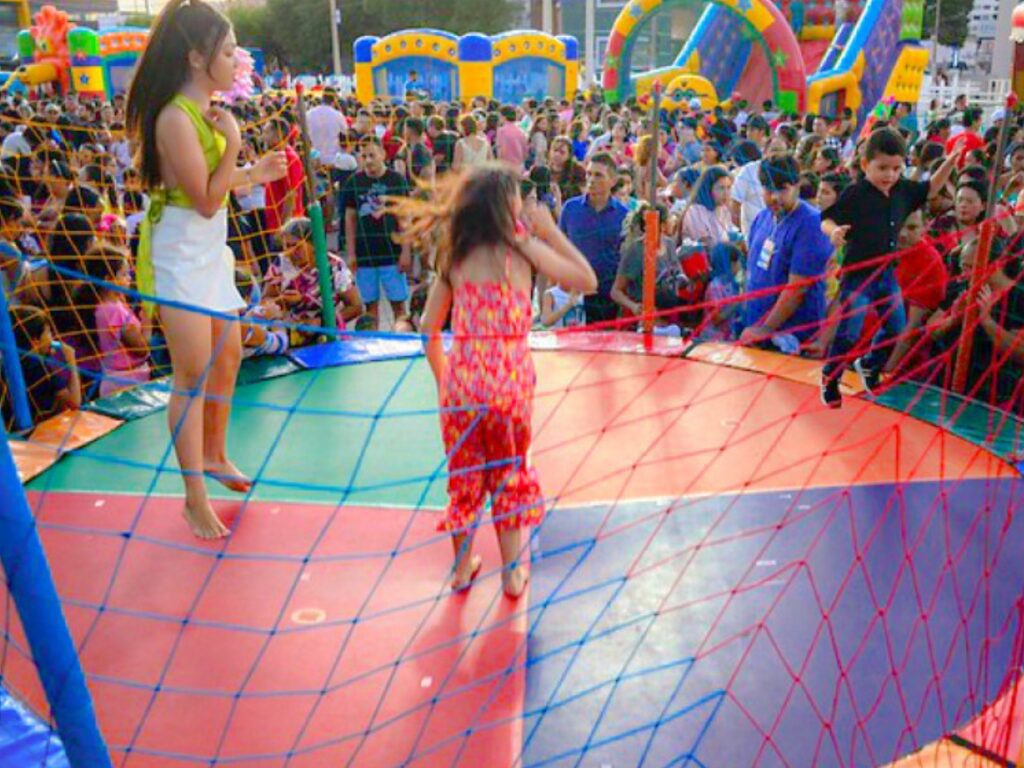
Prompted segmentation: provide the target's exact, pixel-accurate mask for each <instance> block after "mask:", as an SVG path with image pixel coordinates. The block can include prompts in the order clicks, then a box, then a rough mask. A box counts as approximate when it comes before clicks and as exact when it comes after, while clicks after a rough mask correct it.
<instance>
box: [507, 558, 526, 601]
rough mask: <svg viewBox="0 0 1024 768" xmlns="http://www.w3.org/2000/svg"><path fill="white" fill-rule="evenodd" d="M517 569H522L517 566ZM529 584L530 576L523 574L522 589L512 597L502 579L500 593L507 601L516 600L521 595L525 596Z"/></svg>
mask: <svg viewBox="0 0 1024 768" xmlns="http://www.w3.org/2000/svg"><path fill="white" fill-rule="evenodd" d="M519 567H522V566H519ZM529 583H530V575H529V574H523V588H522V590H521V591H520V592H519V594H518V595H512V594H509V591H508V589H507V586H508V585H507V582H506V580H505V579H504V578H502V580H501V591H502V592H504V593H505V597H507V598H508V599H509V600H518V599H519V598H521V597H522V596H523V595H525V594H526V587H527V585H528V584H529Z"/></svg>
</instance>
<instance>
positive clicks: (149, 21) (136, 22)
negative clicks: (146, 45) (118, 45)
mask: <svg viewBox="0 0 1024 768" xmlns="http://www.w3.org/2000/svg"><path fill="white" fill-rule="evenodd" d="M155 20H156V16H152V15H150V14H148V13H129V14H127V15H125V17H124V25H125V26H126V27H144V28H145V29H149V28H150V27H152V26H153V22H154V21H155Z"/></svg>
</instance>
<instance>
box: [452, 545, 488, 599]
mask: <svg viewBox="0 0 1024 768" xmlns="http://www.w3.org/2000/svg"><path fill="white" fill-rule="evenodd" d="M452 550H453V551H454V554H455V576H454V577H453V578H452V590H454V591H456V592H458V591H461V590H463V589H466V587H468V586H469V585H470V584H472V583H473V579H474V578H475V577H476V574H477V572H478V571H479V570H480V566H481V565H482V563H483V560H482V559H481V558H480V555H474V554H473V539H472V537H470V536H468V535H467V534H465V533H455V534H452Z"/></svg>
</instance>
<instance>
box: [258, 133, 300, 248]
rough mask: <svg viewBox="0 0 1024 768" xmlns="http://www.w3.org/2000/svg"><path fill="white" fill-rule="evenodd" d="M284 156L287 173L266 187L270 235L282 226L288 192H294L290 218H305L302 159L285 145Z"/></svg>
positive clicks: (267, 224) (267, 223)
mask: <svg viewBox="0 0 1024 768" xmlns="http://www.w3.org/2000/svg"><path fill="white" fill-rule="evenodd" d="M284 154H285V156H286V157H287V158H288V173H287V174H286V175H285V176H284V178H282V179H278V180H277V181H272V182H270V183H269V184H267V185H266V187H265V189H266V194H267V207H266V226H267V229H268V230H269V231H270V232H271V233H272V234H277V232H278V230H280V229H281V227H282V226H284V221H282V218H283V216H284V201H285V198H286V197H287V196H288V193H289V192H294V193H295V195H294V197H293V200H294V203H293V205H292V216H293V217H294V216H305V215H306V205H305V202H304V201H303V199H302V198H303V190H302V185H303V182H304V181H305V179H306V173H305V171H304V170H303V168H302V159H301V158H300V157H299V153H298V152H296V151H295V150H294V149H292V148H291V146H290V145H288V144H285V146H284Z"/></svg>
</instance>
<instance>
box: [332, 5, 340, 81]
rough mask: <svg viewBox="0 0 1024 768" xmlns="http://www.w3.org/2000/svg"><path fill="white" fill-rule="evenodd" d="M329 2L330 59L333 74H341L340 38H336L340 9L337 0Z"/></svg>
mask: <svg viewBox="0 0 1024 768" xmlns="http://www.w3.org/2000/svg"><path fill="white" fill-rule="evenodd" d="M329 2H330V4H331V60H332V62H333V64H334V74H335V76H338V75H340V74H341V40H339V39H338V28H339V27H340V26H341V10H340V9H339V8H338V2H337V0H329Z"/></svg>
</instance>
